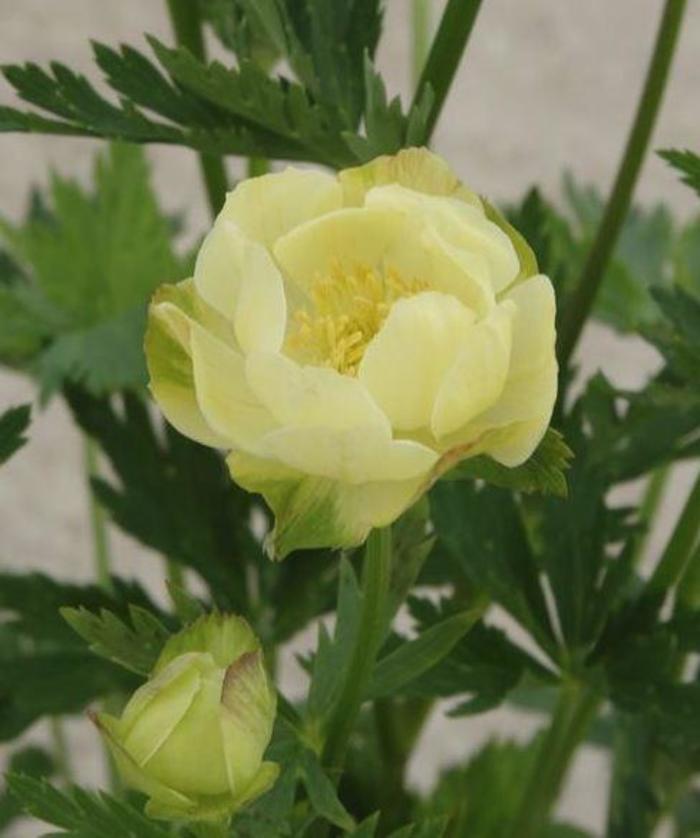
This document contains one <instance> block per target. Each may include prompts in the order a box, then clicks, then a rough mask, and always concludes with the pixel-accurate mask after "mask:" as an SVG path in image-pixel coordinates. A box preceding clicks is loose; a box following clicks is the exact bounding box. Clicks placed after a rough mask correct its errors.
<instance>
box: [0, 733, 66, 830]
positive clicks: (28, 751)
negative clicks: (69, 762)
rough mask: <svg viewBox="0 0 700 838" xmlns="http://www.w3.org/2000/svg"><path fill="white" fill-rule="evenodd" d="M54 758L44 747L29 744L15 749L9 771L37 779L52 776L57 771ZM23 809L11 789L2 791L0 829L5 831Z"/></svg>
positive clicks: (0, 797) (0, 796) (0, 794)
mask: <svg viewBox="0 0 700 838" xmlns="http://www.w3.org/2000/svg"><path fill="white" fill-rule="evenodd" d="M55 768H56V766H55V764H54V761H53V758H52V757H51V755H50V754H48V753H47V752H46V751H45V750H43V749H42V748H37V747H36V746H34V745H28V746H27V747H26V748H23V749H22V750H21V751H15V753H14V754H12V756H11V757H10V760H9V765H8V769H7V770H8V773H11V774H26V775H27V776H29V777H33V778H36V779H40V778H47V777H50V776H51V775H52V774H53V773H54V771H55ZM21 814H22V809H21V806H20V805H19V803H18V802H17V799H16V798H15V797H14V796H13V795H12V794H10V792H9V791H3V792H2V793H0V831H4V830H5V827H7V826H8V825H9V824H10V823H12V821H14V820H15V819H16V818H18V817H20V815H21Z"/></svg>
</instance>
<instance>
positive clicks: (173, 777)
mask: <svg viewBox="0 0 700 838" xmlns="http://www.w3.org/2000/svg"><path fill="white" fill-rule="evenodd" d="M195 657H198V658H204V657H209V658H210V660H211V666H210V667H205V666H202V667H201V670H200V676H201V677H200V684H199V689H198V690H197V694H196V695H195V697H194V699H193V700H192V703H191V704H190V706H189V708H188V710H187V712H186V713H185V715H184V716H183V717H182V719H181V720H180V721H179V722H178V724H177V725H176V726H175V727H174V729H173V730H172V731H171V732H170V735H169V736H168V737H167V739H165V741H164V742H163V743H162V745H161V746H160V748H158V750H157V751H156V752H155V753H154V754H153V755H152V756H151V757H150V759H149V760H148V762H147V763H146V765H144V766H143V767H144V769H145V770H147V771H148V773H149V774H150V775H152V776H153V777H155V778H156V779H157V780H158V781H159V782H161V783H163V784H164V785H166V786H168V787H169V788H176V789H177V790H178V791H180V792H182V793H183V794H185V795H187V796H189V797H193V796H197V795H219V794H226V793H228V791H229V785H228V775H227V771H226V760H225V759H224V749H223V742H222V740H221V731H220V729H219V713H218V708H219V702H220V697H221V689H222V684H223V678H224V670H222V669H221V668H220V667H217V666H216V665H215V664H214V662H213V659H211V657H210V656H205V655H196V656H195ZM171 665H172V664H171ZM127 747H128V744H127Z"/></svg>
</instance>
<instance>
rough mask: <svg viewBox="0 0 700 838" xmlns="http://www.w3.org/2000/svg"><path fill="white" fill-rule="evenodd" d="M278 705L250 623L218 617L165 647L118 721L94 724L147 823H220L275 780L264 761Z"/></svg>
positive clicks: (103, 716) (101, 717) (99, 718)
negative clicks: (143, 803) (143, 800)
mask: <svg viewBox="0 0 700 838" xmlns="http://www.w3.org/2000/svg"><path fill="white" fill-rule="evenodd" d="M275 702H276V699H275V693H274V691H273V689H272V687H271V686H270V683H269V682H268V678H267V674H266V672H265V669H264V666H263V661H262V652H261V650H260V646H259V644H258V641H257V639H256V638H255V635H254V634H253V632H252V631H251V629H250V627H249V626H248V624H247V623H246V622H245V621H244V620H242V619H240V618H238V617H233V616H221V615H218V614H215V615H211V616H208V617H203V618H201V619H200V620H199V621H197V622H196V623H194V624H193V625H192V626H190V627H189V628H187V629H185V630H184V631H182V632H181V633H180V634H177V635H175V636H174V637H172V638H171V639H170V641H169V642H168V643H167V644H166V646H165V648H164V649H163V652H162V653H161V655H160V658H159V660H158V662H157V663H156V666H155V668H154V670H153V673H152V675H151V677H150V679H149V680H148V681H147V682H146V684H144V685H143V686H142V687H141V688H140V689H138V690H137V691H136V692H135V693H134V695H133V696H132V697H131V699H130V700H129V702H128V704H127V705H126V707H125V708H124V712H123V713H122V715H121V717H120V718H115V717H114V716H110V715H109V714H107V713H100V714H97V715H96V716H95V717H94V718H95V722H96V723H97V725H98V727H99V728H100V730H101V731H102V733H103V734H104V736H105V738H106V740H107V744H108V745H109V748H110V750H111V752H112V754H113V755H114V759H115V762H116V764H117V767H118V769H119V772H120V774H121V776H122V778H123V780H124V782H125V783H126V785H128V786H130V787H132V788H134V789H137V790H138V791H140V792H142V793H143V794H146V795H148V797H149V802H148V805H147V808H146V812H147V814H149V815H150V816H152V817H154V818H165V819H173V820H179V819H182V820H209V821H222V820H226V819H228V818H229V817H230V816H231V814H232V813H233V812H235V811H237V810H238V809H240V808H241V807H242V806H244V805H245V804H246V803H248V802H250V801H251V800H253V799H254V798H256V797H258V796H259V795H261V794H262V793H263V792H265V791H267V789H269V788H270V786H271V785H272V784H273V783H274V781H275V779H276V777H277V774H278V766H277V765H275V764H274V763H270V762H263V759H262V758H263V753H264V751H265V749H266V748H267V745H268V743H269V741H270V736H271V735H272V726H273V722H274V717H275Z"/></svg>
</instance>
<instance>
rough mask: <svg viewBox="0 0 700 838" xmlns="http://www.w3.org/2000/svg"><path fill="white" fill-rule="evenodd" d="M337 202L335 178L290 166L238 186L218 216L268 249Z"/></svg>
mask: <svg viewBox="0 0 700 838" xmlns="http://www.w3.org/2000/svg"><path fill="white" fill-rule="evenodd" d="M341 200H342V192H341V189H340V184H339V183H338V181H337V179H336V178H335V177H333V176H332V175H328V174H325V173H323V172H318V171H312V170H306V169H297V168H294V167H293V166H290V167H288V168H286V169H284V171H282V172H275V173H273V174H268V175H262V176H261V177H256V178H250V179H248V180H244V181H243V182H242V183H239V184H238V186H237V187H236V188H235V189H234V190H233V192H230V193H229V194H228V196H227V197H226V203H225V204H224V208H223V209H222V210H221V215H220V217H221V218H224V219H228V220H230V221H233V222H234V223H235V224H237V225H238V227H240V229H241V230H242V231H243V232H244V233H245V234H246V235H247V236H248V237H249V238H251V239H253V240H254V241H257V242H260V243H261V244H263V245H264V246H265V247H267V248H269V249H270V250H272V248H273V246H274V244H275V242H276V241H277V239H279V238H280V236H283V235H284V234H285V233H287V232H289V230H292V229H293V228H294V227H297V226H298V225H299V224H303V223H304V222H305V221H309V220H310V219H312V218H316V216H319V215H323V214H324V213H327V212H332V211H333V210H334V209H338V208H339V207H340V206H341Z"/></svg>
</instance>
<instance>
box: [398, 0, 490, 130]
mask: <svg viewBox="0 0 700 838" xmlns="http://www.w3.org/2000/svg"><path fill="white" fill-rule="evenodd" d="M481 3H482V0H447V6H446V7H445V11H444V12H443V15H442V20H441V21H440V26H439V27H438V31H437V34H436V35H435V38H434V39H433V43H432V46H431V48H430V53H429V54H428V60H427V61H426V62H425V67H424V68H423V72H422V73H421V77H420V81H419V82H418V87H417V88H416V93H415V96H414V98H413V103H414V105H415V104H416V103H418V102H420V101H421V100H422V98H423V95H424V94H425V91H426V89H427V88H428V86H430V88H431V90H432V91H433V96H434V99H433V103H432V105H431V108H430V113H429V114H428V119H427V123H426V128H425V135H424V136H423V142H424V143H425V144H426V145H427V144H428V143H429V142H430V138H431V136H432V134H433V130H434V128H435V124H436V123H437V121H438V117H439V116H440V112H441V111H442V107H443V105H444V104H445V99H446V98H447V94H448V93H449V90H450V87H451V86H452V82H453V80H454V77H455V73H456V72H457V68H458V67H459V63H460V61H461V59H462V55H463V53H464V50H465V49H466V46H467V42H468V40H469V36H470V35H471V32H472V29H473V28H474V23H475V21H476V16H477V14H478V13H479V9H480V8H481Z"/></svg>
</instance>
